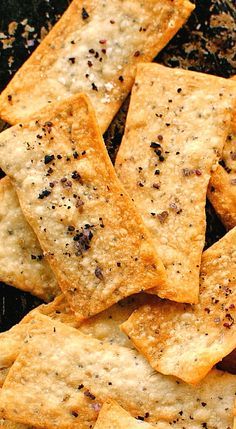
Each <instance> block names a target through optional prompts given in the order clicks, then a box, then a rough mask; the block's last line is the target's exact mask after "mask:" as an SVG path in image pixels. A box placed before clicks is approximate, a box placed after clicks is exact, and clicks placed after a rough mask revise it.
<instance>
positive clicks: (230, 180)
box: [207, 76, 236, 229]
mask: <svg viewBox="0 0 236 429" xmlns="http://www.w3.org/2000/svg"><path fill="white" fill-rule="evenodd" d="M232 79H233V80H236V76H234V77H233V78H232ZM235 112H236V105H235V107H234V114H233V116H232V121H231V126H230V129H229V133H228V136H227V139H226V142H225V145H224V149H223V153H222V160H221V164H222V165H221V166H220V165H219V166H218V168H217V169H216V170H215V171H213V173H212V175H211V180H210V183H209V187H208V193H207V196H208V198H209V200H210V202H211V203H212V204H213V206H214V208H215V210H216V213H217V214H218V216H219V217H220V219H221V221H222V222H223V224H224V225H225V227H226V228H227V229H231V228H233V227H234V226H236V113H235Z"/></svg>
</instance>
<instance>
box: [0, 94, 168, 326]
mask: <svg viewBox="0 0 236 429" xmlns="http://www.w3.org/2000/svg"><path fill="white" fill-rule="evenodd" d="M0 165H1V167H2V169H3V170H4V171H5V172H6V173H7V174H8V175H9V177H10V178H11V180H12V182H13V184H14V185H15V188H16V191H17V194H18V197H19V201H20V204H21V208H22V210H23V213H24V215H25V217H26V219H27V221H28V222H29V224H30V225H31V227H32V228H33V229H34V231H35V233H36V235H37V237H38V239H39V242H40V245H41V247H42V249H43V251H44V254H45V255H46V258H47V260H48V262H49V263H50V265H51V268H52V270H53V272H54V274H55V277H56V279H57V282H58V284H59V286H60V288H61V289H62V291H63V292H64V293H65V295H66V298H67V300H68V302H69V304H70V306H71V307H72V309H73V310H74V311H75V314H76V317H78V318H79V319H86V318H88V317H90V316H92V315H94V314H97V313H99V312H100V311H102V310H104V309H106V308H108V307H109V306H111V305H112V304H114V303H115V302H117V301H119V300H121V299H122V298H124V297H126V296H129V295H132V294H134V293H136V292H139V291H143V290H145V289H150V288H152V287H155V286H158V285H161V284H162V283H163V282H164V281H165V277H166V276H165V270H164V267H163V264H162V262H161V260H160V259H159V257H158V255H157V253H156V251H155V248H154V245H153V243H152V240H151V237H150V234H149V232H148V231H147V229H146V228H145V226H144V224H143V221H142V219H141V217H140V215H139V214H138V213H137V212H136V210H135V206H134V205H133V203H132V201H131V200H130V198H129V196H128V195H127V193H126V192H125V190H124V189H123V187H122V185H121V183H120V182H119V180H118V179H117V177H116V175H115V171H114V168H113V166H112V164H111V161H110V159H109V157H108V154H107V151H106V148H105V145H104V142H103V140H102V137H101V135H100V131H99V128H98V125H97V122H96V118H95V115H94V112H93V110H92V108H91V104H90V102H89V100H88V98H86V97H85V96H83V95H78V96H75V97H73V98H72V99H70V101H68V100H67V101H65V102H63V103H58V104H57V105H53V106H51V107H49V108H48V109H46V110H44V111H43V112H41V114H39V115H37V116H36V117H35V118H32V119H31V120H30V121H29V122H27V123H23V124H19V125H16V126H15V127H12V128H10V129H8V130H6V131H4V132H3V133H1V135H0Z"/></svg>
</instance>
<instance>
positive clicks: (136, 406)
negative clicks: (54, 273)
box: [0, 316, 236, 429]
mask: <svg viewBox="0 0 236 429" xmlns="http://www.w3.org/2000/svg"><path fill="white" fill-rule="evenodd" d="M42 317H43V316H41V320H40V322H39V324H38V327H39V332H38V334H36V330H35V335H33V334H32V336H31V337H32V338H31V339H30V340H29V342H28V343H27V344H25V346H24V347H23V348H22V351H21V353H20V355H19V356H18V358H17V360H16V361H15V363H14V364H13V366H12V368H11V370H10V372H9V374H8V377H7V380H6V381H5V383H4V386H3V388H2V391H1V400H0V412H2V413H3V417H4V418H8V419H10V420H13V421H16V422H18V423H25V424H30V425H35V426H36V427H39V428H40V427H42V428H45V427H47V428H48V429H54V428H57V427H58V426H59V427H60V428H62V429H65V428H69V427H70V428H71V429H73V428H78V429H87V428H89V427H93V425H94V423H95V420H96V418H97V414H98V411H99V409H100V407H101V405H102V403H103V402H105V401H107V400H108V399H111V400H115V401H117V402H118V404H119V405H120V406H122V407H123V408H124V409H126V410H127V411H128V412H130V414H131V415H132V416H133V417H138V416H143V417H146V418H145V420H146V421H147V422H149V423H153V424H154V425H155V426H156V427H157V428H158V429H167V428H168V429H169V427H170V426H172V425H175V426H174V427H175V428H177V429H180V428H181V429H182V428H183V426H184V427H185V428H186V429H192V428H193V422H194V429H202V428H204V425H205V427H207V428H208V429H213V428H214V429H228V428H232V420H233V404H234V399H235V389H236V377H235V376H233V375H231V374H227V373H223V372H221V371H217V370H213V371H211V373H210V374H209V375H207V377H206V378H205V379H204V380H203V381H202V382H201V383H200V385H199V386H197V387H193V386H189V385H187V384H185V383H183V382H181V381H178V380H176V379H175V378H174V377H168V376H164V375H162V374H160V373H156V372H153V369H152V368H151V367H150V365H149V364H148V363H147V361H146V360H145V359H144V358H143V357H142V356H141V355H139V354H138V353H137V352H136V351H133V350H130V349H129V348H126V347H121V346H117V345H115V344H113V345H111V344H108V343H105V342H103V341H101V342H100V341H98V340H96V339H93V338H90V337H87V336H83V335H82V334H80V333H79V332H78V331H77V330H75V329H74V328H71V327H68V326H66V325H64V324H61V323H59V322H56V321H50V319H48V318H47V317H46V316H44V318H45V322H44V323H42ZM46 319H47V320H46ZM35 326H36V325H35ZM203 404H204V405H203ZM174 422H176V423H174ZM90 425H91V426H90Z"/></svg>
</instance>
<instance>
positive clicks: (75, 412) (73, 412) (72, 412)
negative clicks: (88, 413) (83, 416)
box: [71, 411, 79, 417]
mask: <svg viewBox="0 0 236 429" xmlns="http://www.w3.org/2000/svg"><path fill="white" fill-rule="evenodd" d="M71 414H72V416H73V417H78V415H79V414H78V413H77V411H71Z"/></svg>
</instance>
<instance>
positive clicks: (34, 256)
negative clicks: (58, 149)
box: [0, 177, 59, 302]
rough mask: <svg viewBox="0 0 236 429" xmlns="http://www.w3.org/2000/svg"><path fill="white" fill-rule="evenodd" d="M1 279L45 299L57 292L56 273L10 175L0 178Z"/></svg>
mask: <svg viewBox="0 0 236 429" xmlns="http://www.w3.org/2000/svg"><path fill="white" fill-rule="evenodd" d="M0 200H1V204H0V280H1V281H3V282H5V283H8V284H10V285H12V286H14V287H16V288H18V289H21V290H24V291H26V292H30V293H31V294H32V295H35V296H38V297H39V298H41V299H43V300H44V301H46V302H48V301H51V300H52V298H53V297H55V296H56V295H58V293H59V288H58V286H57V282H56V279H55V277H54V275H53V272H52V270H51V268H50V266H49V264H48V263H47V261H46V260H45V259H44V255H43V251H42V249H41V247H40V244H39V242H38V239H37V237H36V235H35V233H34V231H33V230H32V228H31V227H30V226H29V224H28V223H27V221H26V219H25V217H24V215H23V213H22V210H21V208H20V204H19V200H18V197H17V194H16V192H15V190H14V188H13V186H12V185H11V182H10V180H9V178H7V177H5V178H4V179H2V180H1V181H0Z"/></svg>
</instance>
